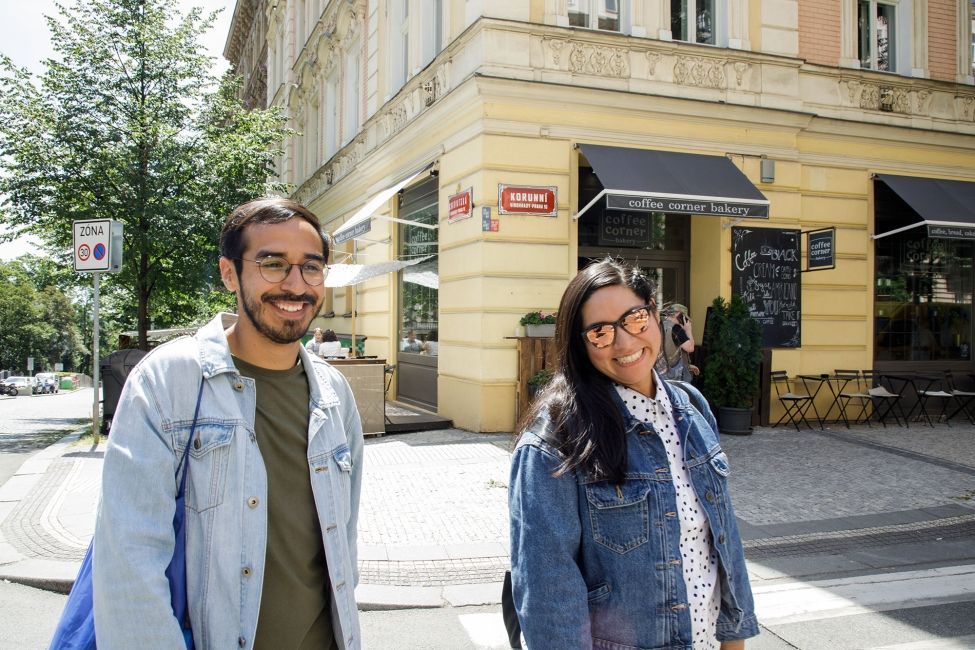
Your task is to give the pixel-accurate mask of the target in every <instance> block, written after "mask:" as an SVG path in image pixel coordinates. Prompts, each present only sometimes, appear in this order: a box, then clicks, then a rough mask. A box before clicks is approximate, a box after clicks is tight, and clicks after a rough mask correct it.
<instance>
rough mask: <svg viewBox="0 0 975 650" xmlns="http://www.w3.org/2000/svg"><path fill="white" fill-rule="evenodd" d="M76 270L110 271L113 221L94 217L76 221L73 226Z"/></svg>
mask: <svg viewBox="0 0 975 650" xmlns="http://www.w3.org/2000/svg"><path fill="white" fill-rule="evenodd" d="M72 234H73V241H74V270H75V271H108V270H109V254H108V247H109V246H110V245H111V234H112V221H111V220H110V219H92V220H87V221H75V222H74V226H73V233H72Z"/></svg>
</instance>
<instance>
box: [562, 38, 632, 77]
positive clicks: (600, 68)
mask: <svg viewBox="0 0 975 650" xmlns="http://www.w3.org/2000/svg"><path fill="white" fill-rule="evenodd" d="M543 43H544V44H545V46H546V49H547V50H548V52H549V54H550V56H551V63H550V64H549V63H547V64H546V67H549V68H555V69H557V70H568V71H569V72H574V73H577V74H590V75H598V76H601V77H616V78H619V79H625V78H627V77H629V76H630V52H629V50H627V49H624V48H619V47H609V46H605V45H593V44H592V43H576V42H574V41H565V40H560V39H543Z"/></svg>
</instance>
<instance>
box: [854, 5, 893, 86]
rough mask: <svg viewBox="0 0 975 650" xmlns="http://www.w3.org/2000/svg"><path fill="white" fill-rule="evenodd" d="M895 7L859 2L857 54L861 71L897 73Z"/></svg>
mask: <svg viewBox="0 0 975 650" xmlns="http://www.w3.org/2000/svg"><path fill="white" fill-rule="evenodd" d="M896 13H897V7H896V6H895V5H893V4H891V3H888V2H878V1H877V0H860V2H859V6H858V10H857V51H858V52H859V56H860V67H861V68H865V69H868V70H881V71H884V72H895V71H896V70H897V54H898V53H897V17H896Z"/></svg>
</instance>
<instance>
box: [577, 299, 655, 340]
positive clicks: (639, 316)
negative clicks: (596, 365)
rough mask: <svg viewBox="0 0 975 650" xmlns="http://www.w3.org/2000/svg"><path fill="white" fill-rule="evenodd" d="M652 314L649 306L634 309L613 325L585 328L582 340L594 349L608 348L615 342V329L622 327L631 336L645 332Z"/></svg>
mask: <svg viewBox="0 0 975 650" xmlns="http://www.w3.org/2000/svg"><path fill="white" fill-rule="evenodd" d="M652 312H653V307H651V306H650V305H641V306H639V307H634V308H633V309H630V310H629V311H627V312H626V313H625V314H623V315H622V316H620V317H619V318H618V319H617V320H616V322H615V323H597V324H595V325H592V326H590V327H588V328H586V329H585V330H584V331H583V332H582V338H584V339H586V340H587V341H589V343H591V344H592V345H593V347H595V348H605V347H609V346H610V345H612V344H613V341H615V340H616V328H617V327H622V328H623V329H624V330H626V331H627V333H629V334H632V335H633V336H636V335H637V334H642V333H643V332H645V331H646V329H647V327H649V326H650V314H651V313H652Z"/></svg>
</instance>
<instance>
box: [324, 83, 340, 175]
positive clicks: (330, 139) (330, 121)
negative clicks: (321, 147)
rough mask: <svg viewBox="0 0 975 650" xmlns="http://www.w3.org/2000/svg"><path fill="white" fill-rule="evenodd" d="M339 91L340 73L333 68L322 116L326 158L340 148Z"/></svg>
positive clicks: (327, 85)
mask: <svg viewBox="0 0 975 650" xmlns="http://www.w3.org/2000/svg"><path fill="white" fill-rule="evenodd" d="M338 93H339V84H338V74H337V73H336V72H335V70H332V72H331V74H329V75H328V77H327V78H326V79H325V110H324V111H323V113H324V114H323V116H322V119H323V120H324V125H323V126H324V129H323V131H324V136H325V160H328V159H329V158H331V157H332V156H333V155H335V151H336V150H337V149H338V148H339V147H338V145H339V138H338V132H339V112H338V102H337V101H336V99H337V97H338Z"/></svg>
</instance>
